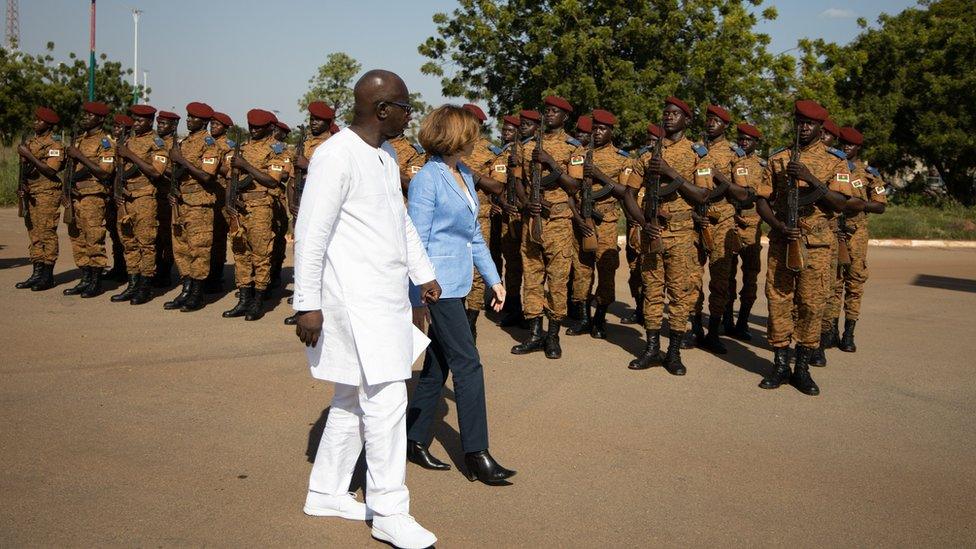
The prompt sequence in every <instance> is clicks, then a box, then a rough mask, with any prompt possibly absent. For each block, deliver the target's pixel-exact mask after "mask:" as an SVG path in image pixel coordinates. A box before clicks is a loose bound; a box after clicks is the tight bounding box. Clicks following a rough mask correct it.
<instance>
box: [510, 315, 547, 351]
mask: <svg viewBox="0 0 976 549" xmlns="http://www.w3.org/2000/svg"><path fill="white" fill-rule="evenodd" d="M545 344H546V338H545V337H544V336H543V335H542V317H537V318H533V319H530V320H529V338H528V339H526V340H525V341H523V342H522V343H519V344H518V345H516V346H514V347H512V354H513V355H524V354H528V353H534V352H536V351H541V350H543V348H544V347H545Z"/></svg>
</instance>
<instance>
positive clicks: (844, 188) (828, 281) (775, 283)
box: [757, 140, 853, 349]
mask: <svg viewBox="0 0 976 549" xmlns="http://www.w3.org/2000/svg"><path fill="white" fill-rule="evenodd" d="M790 154H791V151H790V150H789V149H785V150H780V151H777V152H776V153H774V154H773V155H772V156H771V157H770V159H769V163H768V165H767V166H766V168H765V170H763V176H762V181H761V183H760V185H759V190H758V192H757V194H758V195H759V196H762V197H766V198H767V199H768V200H769V203H770V205H771V206H772V208H773V211H774V213H775V214H776V216H777V217H778V218H780V219H785V216H786V213H787V192H786V189H787V180H788V178H787V174H786V166H787V164H788V163H789V161H790ZM799 161H800V162H802V163H803V164H805V165H806V167H807V168H808V169H809V170H810V173H812V174H813V176H814V177H816V178H817V179H819V180H820V181H822V182H824V183H825V184H826V185H828V186H829V187H830V189H831V190H834V191H837V192H840V193H842V194H844V195H846V196H853V189H852V188H851V183H850V172H849V169H848V166H847V162H846V161H845V160H844V159H842V158H840V157H838V156H836V155H835V154H832V153H831V152H830V151H829V150H828V148H827V147H826V146H824V144H823V143H822V142H821V141H820V140H814V141H813V143H811V144H809V145H807V146H806V148H804V149H802V150H801V151H800V157H799ZM798 185H799V186H800V188H801V190H802V189H803V188H804V187H806V186H807V184H806V183H805V182H803V181H799V182H798ZM833 217H834V214H833V213H832V212H830V211H828V210H825V209H823V208H822V207H821V206H820V205H819V204H813V205H809V206H804V207H801V208H800V211H799V214H798V225H799V227H800V230H801V232H802V235H803V236H802V237H801V240H802V242H803V243H804V244H805V245H806V248H807V254H808V255H807V263H806V267H805V268H804V269H803V270H802V271H801V272H799V273H795V272H793V271H791V270H790V269H788V268H787V267H786V252H787V240H786V238H784V236H783V234H782V233H780V232H779V231H775V230H774V231H772V232H771V233H770V235H769V253H768V255H767V275H766V299H767V301H768V302H769V322H768V333H767V339H768V341H769V344H770V346H772V347H773V348H782V347H787V346H789V345H790V342H791V341H792V340H795V341H796V342H797V344H798V345H802V346H804V347H807V348H811V349H813V348H816V347H818V346H819V345H820V323H821V319H822V316H823V311H824V306H825V304H826V301H827V294H828V293H829V292H830V291H831V289H832V282H833V279H834V273H833V272H831V269H830V266H831V253H832V248H834V247H835V245H836V241H837V239H836V236H835V234H834V233H833V231H832V230H831V227H830V225H831V220H832V219H833ZM794 299H795V302H794ZM794 308H795V309H796V321H795V322H794Z"/></svg>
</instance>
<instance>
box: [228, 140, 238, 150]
mask: <svg viewBox="0 0 976 549" xmlns="http://www.w3.org/2000/svg"><path fill="white" fill-rule="evenodd" d="M227 146H228V147H230V148H232V149H233V148H234V147H236V146H237V142H236V141H234V140H233V139H227Z"/></svg>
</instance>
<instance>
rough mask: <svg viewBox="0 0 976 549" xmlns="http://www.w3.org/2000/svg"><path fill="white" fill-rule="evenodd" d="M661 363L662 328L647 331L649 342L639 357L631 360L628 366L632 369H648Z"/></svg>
mask: <svg viewBox="0 0 976 549" xmlns="http://www.w3.org/2000/svg"><path fill="white" fill-rule="evenodd" d="M660 363H661V332H660V330H648V331H647V343H645V344H644V350H643V351H641V354H640V356H639V357H637V358H635V359H634V360H631V361H630V364H629V365H628V366H627V367H628V368H630V369H631V370H646V369H648V368H650V367H651V366H655V365H657V364H660Z"/></svg>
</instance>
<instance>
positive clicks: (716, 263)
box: [695, 217, 738, 318]
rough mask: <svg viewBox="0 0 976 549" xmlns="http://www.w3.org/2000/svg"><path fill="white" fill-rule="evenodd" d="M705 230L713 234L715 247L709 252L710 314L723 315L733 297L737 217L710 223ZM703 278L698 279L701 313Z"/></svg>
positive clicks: (698, 306)
mask: <svg viewBox="0 0 976 549" xmlns="http://www.w3.org/2000/svg"><path fill="white" fill-rule="evenodd" d="M705 230H707V231H709V232H710V233H711V235H712V243H713V247H712V250H711V251H705V250H704V249H703V250H702V251H703V252H705V253H707V262H708V274H709V279H708V314H709V316H711V317H715V318H718V317H721V316H722V313H723V312H725V307H726V306H727V305H728V304H729V300H730V299H731V298H732V290H731V289H730V288H729V279H730V278H731V277H732V276H733V273H734V270H733V269H734V268H735V262H734V257H735V254H734V252H733V250H734V248H733V244H732V242H733V240H734V239H736V238H737V237H738V233H737V231H736V230H735V219H734V218H732V217H729V218H727V219H723V220H722V221H719V222H718V223H709V224H708V225H707V226H706V227H705ZM702 284H703V281H702V278H701V277H700V278H699V280H698V299H697V301H696V302H695V313H701V312H702V309H703V308H704V303H705V300H704V293H703V292H702Z"/></svg>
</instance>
